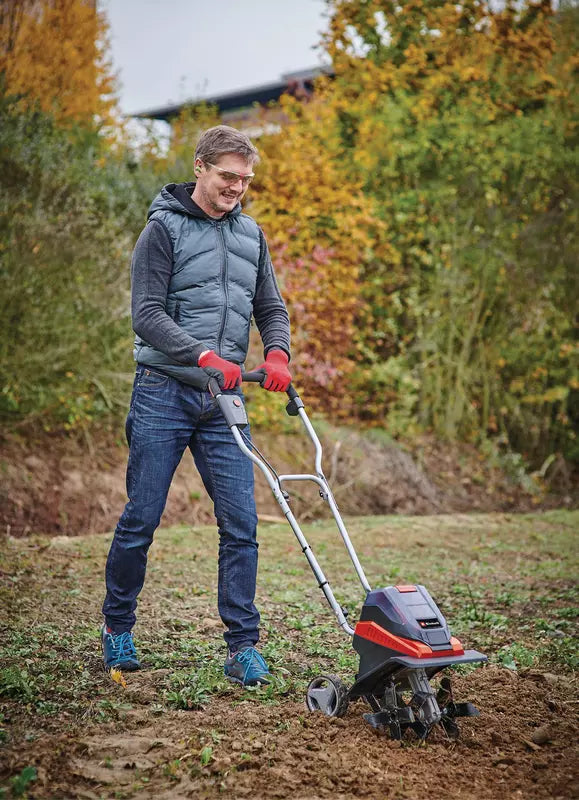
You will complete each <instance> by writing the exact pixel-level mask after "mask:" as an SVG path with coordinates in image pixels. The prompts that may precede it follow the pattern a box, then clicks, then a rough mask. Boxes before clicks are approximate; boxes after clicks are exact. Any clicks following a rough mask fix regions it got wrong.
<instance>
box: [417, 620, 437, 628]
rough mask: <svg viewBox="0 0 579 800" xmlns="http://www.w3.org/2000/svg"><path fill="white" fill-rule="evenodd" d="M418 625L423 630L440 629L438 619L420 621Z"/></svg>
mask: <svg viewBox="0 0 579 800" xmlns="http://www.w3.org/2000/svg"><path fill="white" fill-rule="evenodd" d="M418 624H419V625H420V627H421V628H440V622H439V621H438V620H437V619H419V620H418Z"/></svg>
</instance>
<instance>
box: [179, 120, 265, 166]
mask: <svg viewBox="0 0 579 800" xmlns="http://www.w3.org/2000/svg"><path fill="white" fill-rule="evenodd" d="M226 153H237V154H239V155H240V156H243V157H244V158H245V159H247V161H249V162H250V163H251V165H252V166H255V164H257V163H258V162H259V153H258V151H257V147H255V145H254V144H252V142H251V140H250V138H249V136H247V135H246V134H245V133H243V132H242V131H238V130H237V128H230V127H229V125H216V126H215V127H214V128H208V129H207V130H206V131H203V133H202V134H201V136H200V137H199V141H198V142H197V147H196V149H195V158H196V159H197V158H199V159H200V160H201V161H203V162H207V161H209V162H216V161H218V160H219V158H220V157H221V156H224V155H225V154H226Z"/></svg>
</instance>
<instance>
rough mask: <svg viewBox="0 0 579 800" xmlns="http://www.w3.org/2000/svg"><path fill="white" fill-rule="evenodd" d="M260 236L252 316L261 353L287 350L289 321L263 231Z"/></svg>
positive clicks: (288, 353) (289, 353) (288, 346)
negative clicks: (261, 343) (261, 349)
mask: <svg viewBox="0 0 579 800" xmlns="http://www.w3.org/2000/svg"><path fill="white" fill-rule="evenodd" d="M259 235H260V257H259V269H258V273H257V286H256V291H255V297H254V300H253V316H254V318H255V322H256V325H257V329H258V330H259V334H260V336H261V340H262V342H263V351H264V355H265V356H267V354H268V352H269V351H270V350H284V351H285V352H286V353H287V355H288V358H290V357H291V352H290V322H289V315H288V313H287V308H286V306H285V303H284V301H283V299H282V296H281V294H280V291H279V288H278V285H277V281H276V278H275V272H274V269H273V264H272V263H271V257H270V254H269V249H268V246H267V242H266V240H265V236H264V234H263V231H262V230H261V228H260V230H259Z"/></svg>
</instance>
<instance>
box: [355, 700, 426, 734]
mask: <svg viewBox="0 0 579 800" xmlns="http://www.w3.org/2000/svg"><path fill="white" fill-rule="evenodd" d="M363 717H364V719H365V720H366V722H368V723H369V724H370V725H371V726H372V727H373V728H376V729H377V730H380V731H383V730H384V729H385V728H388V729H389V731H390V736H391V737H392V739H401V738H402V734H403V731H404V729H405V728H408V727H411V726H414V724H415V719H414V712H413V711H412V709H411V708H409V707H408V706H404V708H397V709H395V710H394V709H393V710H391V711H377V712H376V713H374V714H364V715H363Z"/></svg>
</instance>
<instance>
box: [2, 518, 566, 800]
mask: <svg viewBox="0 0 579 800" xmlns="http://www.w3.org/2000/svg"><path fill="white" fill-rule="evenodd" d="M578 522H579V515H578V514H577V513H575V512H564V511H563V512H549V513H547V514H535V515H526V516H523V515H522V516H518V515H472V516H469V515H447V516H444V517H409V518H402V517H365V518H363V517H360V518H356V519H351V520H348V527H349V530H350V534H351V536H352V540H353V542H354V545H355V546H356V549H357V551H358V553H359V555H360V558H361V559H362V561H363V563H364V565H366V567H367V575H368V578H369V580H370V584H371V585H374V586H380V585H382V586H383V585H387V584H388V583H390V582H395V583H406V582H409V581H411V582H412V581H415V580H416V579H417V578H416V577H415V576H424V579H425V580H426V579H427V582H428V586H429V588H430V589H431V591H432V593H433V596H434V597H436V598H437V602H438V603H439V604H440V606H441V608H442V610H443V613H445V614H446V615H447V618H448V619H449V621H450V624H451V628H452V630H453V633H454V634H455V635H457V636H459V638H460V639H461V640H462V641H463V644H465V646H467V647H474V648H476V649H480V650H482V651H483V652H485V653H486V654H487V655H488V657H489V661H490V663H489V664H488V665H486V666H482V667H478V668H476V669H473V670H472V671H469V672H466V671H463V672H454V673H453V676H452V681H453V687H454V697H455V699H456V701H457V702H462V701H471V702H472V703H474V704H475V706H476V707H477V708H478V709H479V710H480V716H479V717H474V718H467V719H461V720H459V726H460V729H461V736H460V738H459V739H458V740H457V741H451V740H449V739H447V738H446V737H445V735H444V733H443V731H442V729H441V728H436V729H434V730H433V732H432V734H431V735H430V737H429V738H428V739H427V741H426V742H420V741H418V740H416V738H414V737H413V734H412V733H411V732H408V733H407V735H406V736H405V738H404V739H403V740H402V741H401V742H400V741H392V740H391V739H390V737H389V735H388V734H385V733H383V732H377V731H375V730H374V729H372V728H371V727H370V726H369V724H368V723H367V722H366V721H365V720H364V719H363V717H362V714H363V713H364V712H365V711H367V710H368V708H367V707H366V706H365V704H364V702H363V701H357V702H355V703H351V704H350V706H349V708H348V710H347V712H346V714H345V715H344V716H343V717H342V718H340V719H332V718H328V717H325V716H323V715H321V714H320V713H311V712H309V711H308V710H307V709H306V707H305V703H304V700H303V698H304V692H305V688H306V686H307V683H308V681H309V680H310V679H311V678H312V677H313V676H314V675H316V674H320V673H326V674H327V673H335V674H337V675H339V676H340V677H341V678H342V679H343V680H345V681H349V680H352V677H353V675H354V673H355V671H356V661H355V658H354V657H353V656H354V654H353V651H352V649H351V646H350V644H349V642H348V640H347V637H344V635H343V633H342V632H341V631H340V630H339V629H338V626H337V625H336V624H335V620H334V619H333V618H332V616H331V614H330V612H329V609H328V608H327V606H326V604H325V603H324V601H323V598H322V597H321V595H320V592H319V590H318V588H317V586H316V585H315V581H314V579H313V577H312V575H311V572H310V571H309V568H308V567H307V564H305V559H304V557H303V554H302V552H301V548H300V547H299V546H298V545H297V543H296V542H295V541H294V539H293V537H292V535H291V533H290V532H289V531H288V530H287V526H283V525H266V526H260V527H261V534H260V540H261V548H260V554H261V555H260V574H259V581H258V598H257V600H258V604H259V608H260V611H261V612H262V639H261V646H262V648H263V652H264V653H265V655H266V656H267V658H268V661H269V663H270V665H271V666H272V671H273V673H274V677H275V681H274V683H273V685H272V686H271V687H268V688H260V689H258V690H253V691H250V690H245V691H244V690H242V689H241V687H239V686H232V685H230V684H228V683H227V682H226V681H225V680H224V679H223V676H222V672H221V664H222V661H223V657H224V648H223V640H222V638H221V634H222V631H223V628H222V625H221V623H220V621H219V618H218V617H217V614H216V611H215V592H216V586H215V583H216V576H215V572H216V552H215V551H216V547H217V541H216V535H215V531H214V529H213V528H198V529H194V530H191V529H186V528H183V527H181V528H174V529H170V530H165V531H159V532H158V535H157V537H156V541H155V544H154V546H153V548H152V550H151V552H150V554H149V569H148V577H147V582H146V586H145V590H144V591H143V594H142V596H141V602H140V604H139V622H138V624H137V628H136V641H137V646H138V648H139V652H140V655H141V659H142V661H143V667H144V668H143V669H142V670H141V671H140V672H138V673H128V674H125V675H124V676H117V677H118V678H119V680H120V683H118V682H114V681H113V680H111V676H108V675H106V674H105V673H104V672H103V670H102V666H101V657H100V652H99V643H98V625H99V623H100V615H99V609H100V604H101V603H102V595H103V568H104V563H105V559H106V553H107V551H108V546H109V542H110V538H111V537H110V535H107V536H95V535H93V536H79V537H73V538H68V537H57V538H52V539H48V538H44V537H32V538H29V539H25V540H23V539H5V540H0V605H1V607H2V615H1V616H0V787H5V788H4V794H2V789H0V797H4V798H6V800H8V798H12V797H29V798H31V799H32V798H47V799H48V798H50V800H68V798H71V799H72V798H91V799H92V800H97V799H98V800H101V799H104V800H108V799H109V798H111V799H112V798H115V799H118V800H121V799H122V798H127V799H128V798H167V799H168V798H217V797H234V798H235V797H252V798H259V799H261V798H286V797H292V798H303V799H304V800H305V799H306V798H307V799H308V800H315V798H388V800H390V798H396V799H397V800H400V799H402V798H406V799H408V800H426V798H428V799H429V800H430V798H451V799H452V800H454V799H455V798H456V799H457V800H458V799H459V798H468V800H471V799H472V800H475V798H476V800H481V799H482V800H484V799H485V798H488V799H489V800H501V799H502V798H504V799H505V800H507V799H508V800H518V799H519V798H522V799H523V800H526V798H537V800H541V799H542V798H544V800H547V799H548V800H555V799H557V798H560V799H563V798H565V799H567V798H574V797H579V769H578V767H579V764H578V761H579V759H578V757H577V756H578V748H577V730H578V725H577V723H578V715H577V711H578V706H579V693H578V692H577V678H576V676H575V674H574V673H573V672H572V668H573V664H574V663H575V661H574V655H573V649H572V644H573V632H574V630H575V627H574V625H575V619H574V618H573V617H576V616H577V613H576V612H577V607H576V606H577V592H576V586H575V585H574V584H575V582H576V581H575V576H576V574H577V569H576V564H575V561H574V555H575V552H576V549H574V546H573V543H574V541H575V535H576V531H577V524H578ZM306 532H307V535H308V538H309V539H310V541H311V543H312V546H313V548H314V551H315V552H317V553H318V555H319V557H320V560H321V562H322V563H323V565H324V567H325V568H326V567H327V570H328V572H327V574H328V577H329V578H330V579H331V580H332V582H333V585H334V586H335V589H336V591H338V590H340V594H339V595H338V596H339V598H340V602H344V603H345V604H346V606H349V607H350V609H351V610H352V613H354V610H355V609H356V608H358V609H359V604H360V586H359V584H358V583H357V580H356V578H355V575H353V570H352V568H351V564H350V563H349V561H348V559H347V555H346V554H345V551H344V548H341V547H338V546H337V544H336V533H335V529H334V526H333V525H331V524H328V523H323V524H320V523H315V524H313V525H311V526H308V527H307V529H306ZM342 592H343V594H342ZM573 603H574V604H575V605H573ZM356 613H357V612H356ZM507 665H508V666H510V668H505V666H507ZM123 680H124V681H125V683H126V685H122V684H123ZM196 692H197V693H196ZM181 709H182V710H181Z"/></svg>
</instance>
